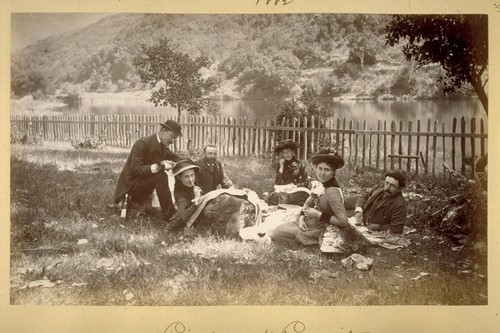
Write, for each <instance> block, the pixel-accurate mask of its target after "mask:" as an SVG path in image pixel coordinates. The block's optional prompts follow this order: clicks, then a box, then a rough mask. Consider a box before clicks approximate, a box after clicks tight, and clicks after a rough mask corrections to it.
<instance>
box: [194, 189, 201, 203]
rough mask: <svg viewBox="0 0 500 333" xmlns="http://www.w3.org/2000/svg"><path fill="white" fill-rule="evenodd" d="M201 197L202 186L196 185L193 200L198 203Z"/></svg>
mask: <svg viewBox="0 0 500 333" xmlns="http://www.w3.org/2000/svg"><path fill="white" fill-rule="evenodd" d="M200 197H201V188H200V187H198V186H195V187H194V200H193V202H194V203H195V204H196V205H198V203H199V201H200Z"/></svg>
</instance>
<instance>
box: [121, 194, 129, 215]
mask: <svg viewBox="0 0 500 333" xmlns="http://www.w3.org/2000/svg"><path fill="white" fill-rule="evenodd" d="M127 201H128V193H127V194H125V199H124V200H123V202H122V211H121V214H120V217H121V218H122V219H124V218H126V217H127Z"/></svg>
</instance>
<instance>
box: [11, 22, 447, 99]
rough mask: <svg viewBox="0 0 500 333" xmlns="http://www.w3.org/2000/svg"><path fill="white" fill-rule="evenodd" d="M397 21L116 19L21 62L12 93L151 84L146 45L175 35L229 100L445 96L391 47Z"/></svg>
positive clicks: (26, 54) (38, 47)
mask: <svg viewBox="0 0 500 333" xmlns="http://www.w3.org/2000/svg"><path fill="white" fill-rule="evenodd" d="M389 20H390V16H388V15H351V14H294V15H288V14H287V15H177V14H176V15H173V14H117V15H113V16H109V17H105V18H103V19H101V20H100V21H98V22H97V23H95V24H92V25H89V26H87V27H85V28H82V29H78V30H74V31H71V32H67V33H64V34H61V35H57V36H52V37H50V38H47V39H44V40H42V41H39V42H37V43H36V44H33V45H30V46H28V47H26V48H24V49H22V50H20V51H18V52H15V53H14V54H13V56H12V59H13V60H12V81H11V88H12V97H14V98H17V97H22V96H25V95H29V94H31V95H33V96H34V97H35V98H39V97H46V96H48V95H53V94H54V93H55V92H56V91H57V90H61V89H62V90H63V92H74V91H82V90H85V91H122V90H131V89H132V90H134V89H144V88H146V87H145V86H144V85H143V84H142V83H141V81H140V78H139V77H138V75H137V74H136V71H135V68H134V66H133V59H134V57H136V56H137V54H138V52H139V50H140V45H141V44H152V43H154V42H155V41H157V40H159V39H160V38H165V37H166V38H168V39H170V40H171V41H172V46H173V47H175V48H176V49H177V50H179V51H181V52H185V53H188V54H189V55H191V56H192V57H197V56H200V55H203V56H207V57H209V59H210V60H211V62H212V67H211V68H210V69H209V71H208V73H209V74H210V75H212V76H214V77H215V78H216V81H217V83H218V85H219V89H218V91H217V95H218V96H219V97H222V98H268V97H272V98H281V97H287V96H291V95H294V94H297V93H300V91H301V90H302V89H303V88H304V87H305V86H306V85H309V86H312V87H314V88H315V89H316V90H317V91H318V93H319V94H320V96H322V97H327V98H334V97H340V96H345V95H351V96H357V97H363V98H376V97H380V96H384V95H385V96H392V95H397V96H402V95H411V96H415V97H421V98H432V97H439V96H441V95H442V89H441V86H440V85H439V84H438V83H437V78H438V76H439V75H440V74H441V70H440V69H439V68H438V67H436V66H430V67H427V68H424V69H420V70H418V71H415V70H414V69H413V65H412V64H409V63H407V61H406V60H405V59H404V58H403V56H402V53H401V50H400V46H398V47H393V48H389V47H387V46H386V45H385V39H384V37H385V26H386V24H387V23H388V22H389Z"/></svg>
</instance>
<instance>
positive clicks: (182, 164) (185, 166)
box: [173, 158, 200, 176]
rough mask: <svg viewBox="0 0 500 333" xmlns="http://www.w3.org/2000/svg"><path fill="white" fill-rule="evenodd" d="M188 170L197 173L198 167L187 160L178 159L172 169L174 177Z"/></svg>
mask: <svg viewBox="0 0 500 333" xmlns="http://www.w3.org/2000/svg"><path fill="white" fill-rule="evenodd" d="M189 169H194V170H195V171H199V170H200V167H199V166H197V165H196V164H194V162H193V161H192V160H190V159H189V158H183V159H180V160H178V161H177V162H176V163H175V165H174V168H173V172H174V176H177V175H180V174H181V173H183V172H184V171H186V170H189Z"/></svg>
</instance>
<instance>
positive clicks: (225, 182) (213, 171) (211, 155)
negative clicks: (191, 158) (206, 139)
mask: <svg viewBox="0 0 500 333" xmlns="http://www.w3.org/2000/svg"><path fill="white" fill-rule="evenodd" d="M196 164H197V165H198V166H199V167H200V171H199V172H198V175H197V181H196V183H197V185H198V186H199V187H201V189H202V190H203V193H205V194H206V193H208V192H210V191H213V190H216V189H218V188H232V187H234V184H233V182H232V181H231V179H229V177H228V176H227V175H226V174H225V173H224V170H223V169H222V164H221V163H220V162H219V161H218V160H217V147H216V146H215V145H212V144H209V145H206V146H205V147H204V148H203V157H202V158H200V159H199V160H198V161H197V162H196Z"/></svg>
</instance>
